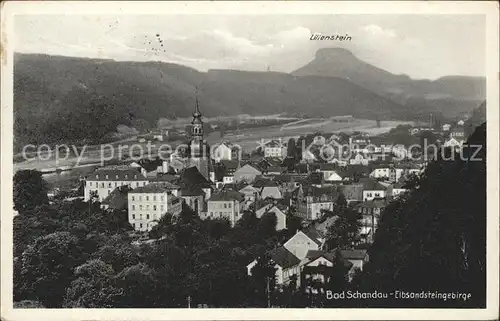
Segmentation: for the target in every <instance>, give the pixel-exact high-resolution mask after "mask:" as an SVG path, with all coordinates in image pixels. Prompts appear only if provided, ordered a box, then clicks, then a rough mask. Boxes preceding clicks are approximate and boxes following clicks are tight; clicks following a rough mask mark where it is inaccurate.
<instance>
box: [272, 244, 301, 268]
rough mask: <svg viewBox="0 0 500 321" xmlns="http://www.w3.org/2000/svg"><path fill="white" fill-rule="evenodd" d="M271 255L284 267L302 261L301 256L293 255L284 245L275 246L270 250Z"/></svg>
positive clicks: (275, 261)
mask: <svg viewBox="0 0 500 321" xmlns="http://www.w3.org/2000/svg"><path fill="white" fill-rule="evenodd" d="M269 255H270V256H271V260H273V261H274V263H276V264H277V265H279V266H280V267H281V268H283V269H287V268H290V267H292V266H295V265H298V264H299V263H300V260H299V258H298V257H296V256H295V255H293V254H292V253H291V252H290V251H288V250H287V249H286V248H285V247H284V246H280V247H277V248H275V249H274V250H272V251H270V252H269Z"/></svg>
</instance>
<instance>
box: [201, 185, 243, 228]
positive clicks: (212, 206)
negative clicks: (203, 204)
mask: <svg viewBox="0 0 500 321" xmlns="http://www.w3.org/2000/svg"><path fill="white" fill-rule="evenodd" d="M244 202H245V196H244V195H243V194H242V193H240V192H236V191H231V190H223V191H221V192H219V193H217V194H214V195H212V196H211V197H210V199H209V200H208V202H207V218H226V219H227V220H229V222H230V223H231V226H234V225H235V224H236V222H237V221H238V220H239V219H240V218H241V217H242V213H241V211H242V209H243V206H244Z"/></svg>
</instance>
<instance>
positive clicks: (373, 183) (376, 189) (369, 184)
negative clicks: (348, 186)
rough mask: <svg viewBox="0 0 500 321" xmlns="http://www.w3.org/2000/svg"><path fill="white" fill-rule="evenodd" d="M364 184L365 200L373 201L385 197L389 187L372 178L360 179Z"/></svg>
mask: <svg viewBox="0 0 500 321" xmlns="http://www.w3.org/2000/svg"><path fill="white" fill-rule="evenodd" d="M360 183H362V184H363V201H364V202H366V201H371V200H373V199H375V198H385V197H386V190H387V187H386V186H384V185H382V184H380V183H379V182H378V181H377V180H375V179H372V178H363V179H360Z"/></svg>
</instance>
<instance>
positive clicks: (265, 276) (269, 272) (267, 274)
mask: <svg viewBox="0 0 500 321" xmlns="http://www.w3.org/2000/svg"><path fill="white" fill-rule="evenodd" d="M251 273H252V276H251V278H250V282H251V289H252V297H253V298H254V301H253V303H254V304H256V305H257V306H258V307H268V306H269V305H270V304H272V302H270V301H271V300H270V299H271V298H272V297H273V292H274V288H275V286H276V268H275V267H274V264H273V263H272V260H271V258H270V257H269V256H268V255H264V256H262V257H260V258H258V259H257V263H256V264H255V266H254V267H253V268H252V270H251Z"/></svg>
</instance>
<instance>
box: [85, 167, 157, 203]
mask: <svg viewBox="0 0 500 321" xmlns="http://www.w3.org/2000/svg"><path fill="white" fill-rule="evenodd" d="M142 170H143V168H142V167H140V168H134V167H130V166H112V167H103V168H99V169H97V170H96V171H94V172H93V173H92V174H90V175H89V176H88V177H87V179H86V181H85V189H84V200H85V201H88V200H89V199H90V197H91V193H92V194H94V193H97V197H98V200H99V201H100V202H102V201H103V200H104V199H105V198H106V197H108V195H109V194H111V192H112V191H113V190H114V189H115V188H117V187H120V186H124V185H128V186H129V187H130V188H137V187H140V186H145V185H147V184H148V179H147V177H146V175H144V174H143V173H142Z"/></svg>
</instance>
